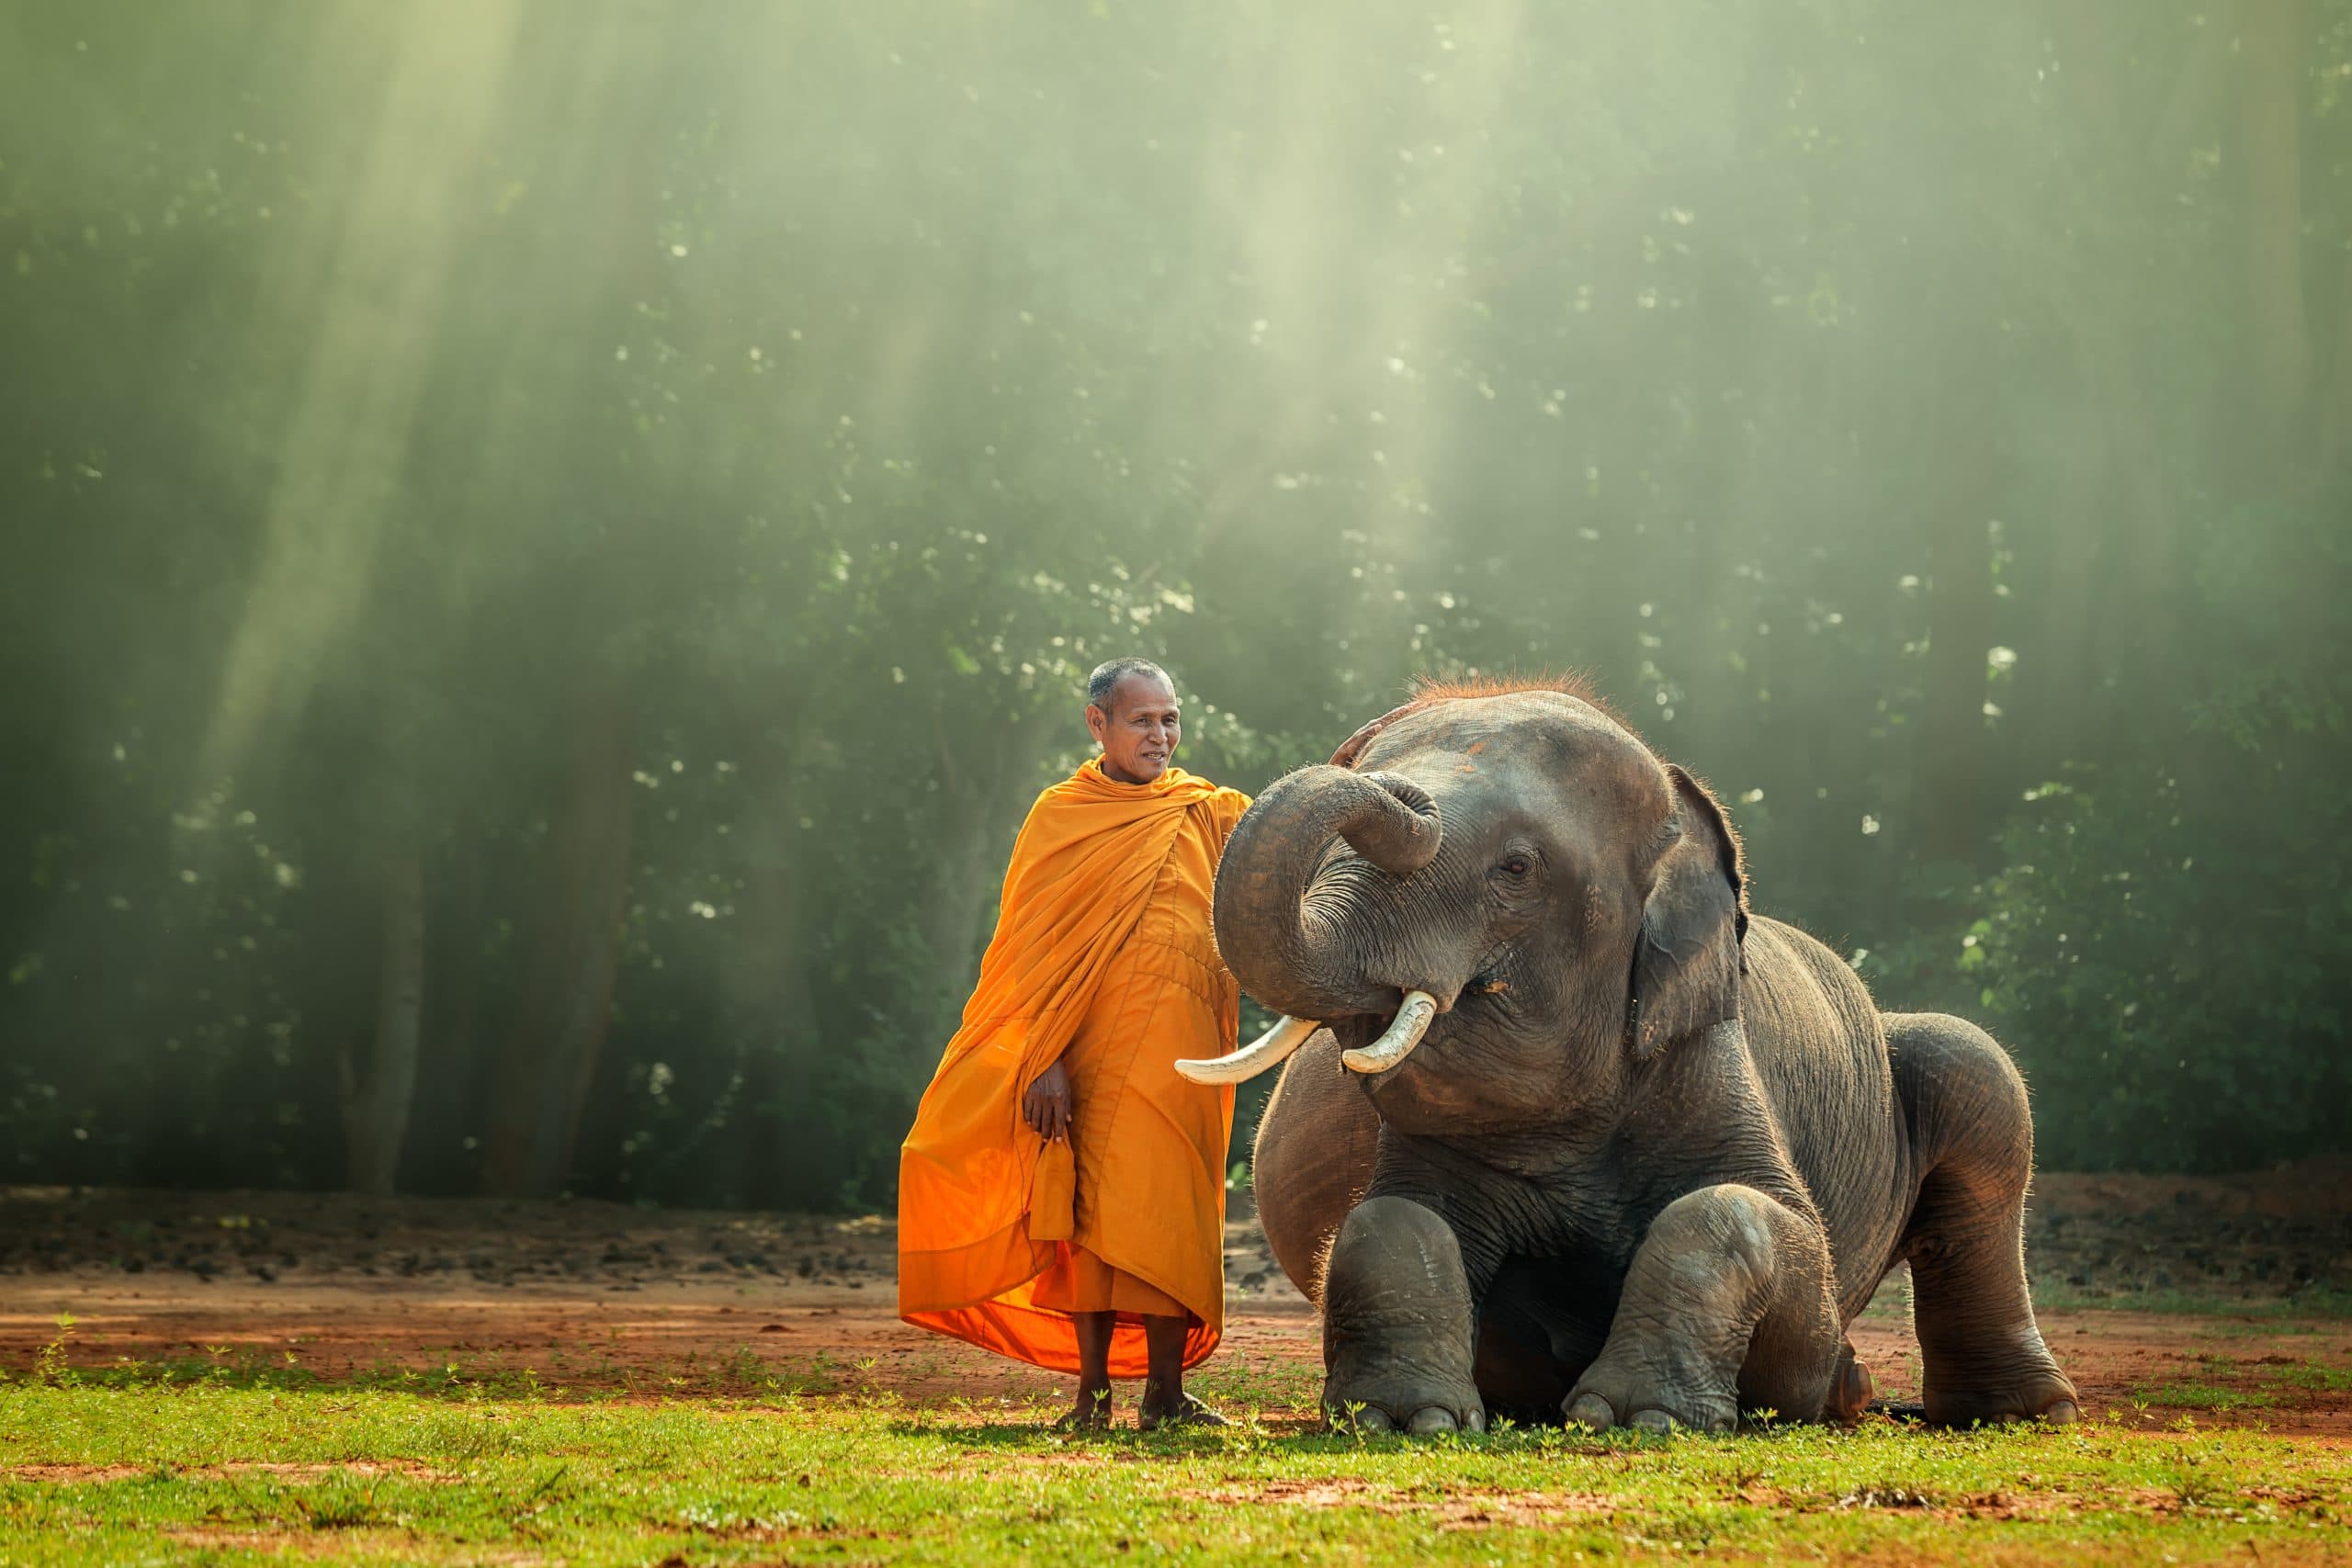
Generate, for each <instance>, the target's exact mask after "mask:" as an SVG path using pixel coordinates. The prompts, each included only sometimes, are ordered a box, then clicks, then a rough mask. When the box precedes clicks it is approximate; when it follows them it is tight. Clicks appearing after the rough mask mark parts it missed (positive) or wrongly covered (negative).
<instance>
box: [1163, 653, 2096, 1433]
mask: <svg viewBox="0 0 2352 1568" xmlns="http://www.w3.org/2000/svg"><path fill="white" fill-rule="evenodd" d="M1214 915H1215V921H1216V939H1217V944H1218V947H1219V949H1220V951H1221V952H1222V953H1223V954H1224V955H1225V958H1226V961H1227V964H1229V965H1230V967H1231V968H1232V969H1233V971H1234V974H1235V976H1236V978H1237V979H1238V981H1239V982H1240V984H1241V986H1242V987H1243V988H1244V989H1245V990H1246V991H1247V992H1248V993H1249V994H1250V996H1252V997H1254V998H1257V999H1258V1000H1259V1001H1261V1003H1263V1004H1264V1005H1265V1006H1266V1007H1268V1008H1269V1009H1271V1010H1274V1011H1276V1012H1278V1013H1281V1014H1283V1015H1284V1016H1283V1021H1282V1022H1281V1023H1279V1024H1277V1025H1276V1027H1275V1028H1274V1029H1273V1030H1272V1032H1269V1033H1268V1034H1267V1035H1266V1037H1265V1038H1264V1039H1262V1040H1261V1041H1259V1042H1258V1043H1255V1044H1253V1045H1249V1046H1244V1047H1242V1048H1240V1049H1239V1050H1238V1051H1236V1052H1234V1053H1233V1054H1231V1055H1227V1056H1223V1057H1217V1058H1214V1059H1210V1060H1204V1061H1196V1062H1188V1063H1182V1064H1179V1068H1180V1070H1181V1071H1183V1072H1185V1073H1186V1075H1187V1076H1188V1077H1195V1078H1196V1079H1199V1080H1201V1081H1205V1082H1234V1081H1238V1080H1239V1079H1241V1078H1244V1077H1250V1076H1254V1075H1255V1074H1257V1073H1259V1072H1261V1071H1264V1070H1266V1069H1268V1068H1270V1067H1272V1066H1274V1065H1275V1064H1276V1063H1281V1064H1282V1066H1283V1074H1282V1077H1281V1079H1280V1081H1279V1083H1278V1085H1277V1087H1276V1089H1275V1091H1274V1095H1273V1098H1272V1100H1270V1101H1269V1102H1268V1104H1267V1108H1266V1111H1265V1114H1264V1117H1263V1119H1262V1120H1261V1123H1260V1126H1259V1131H1258V1136H1257V1144H1256V1165H1255V1181H1254V1185H1255V1189H1256V1194H1257V1203H1258V1213H1259V1215H1260V1218H1261V1223H1262V1224H1263V1226H1264V1228H1265V1233H1266V1236H1267V1239H1268V1241H1269V1243H1270V1244H1271V1247H1272V1252H1273V1254H1274V1257H1275V1260H1276V1261H1277V1263H1278V1264H1279V1265H1280V1266H1281V1267H1282V1269H1283V1271H1284V1272H1285V1273H1286V1274H1288V1275H1289V1276H1290V1278H1291V1280H1293V1281H1294V1282H1295V1284H1297V1286H1298V1287H1299V1288H1300V1290H1301V1291H1302V1292H1305V1293H1306V1296H1307V1297H1308V1298H1309V1299H1310V1300H1311V1301H1312V1302H1313V1303H1315V1304H1316V1305H1317V1306H1318V1307H1319V1308H1320V1309H1321V1314H1322V1323H1323V1357H1324V1368H1325V1382H1324V1387H1323V1405H1324V1409H1325V1411H1326V1413H1327V1416H1328V1417H1329V1419H1331V1420H1332V1421H1334V1422H1336V1423H1352V1424H1354V1425H1356V1426H1357V1427H1360V1428H1362V1429H1370V1430H1392V1429H1395V1430H1403V1431H1408V1432H1416V1433H1426V1432H1433V1431H1447V1430H1456V1429H1464V1430H1482V1429H1484V1427H1485V1424H1486V1422H1487V1418H1488V1416H1489V1414H1490V1413H1493V1414H1500V1415H1510V1416H1513V1417H1514V1418H1517V1419H1548V1420H1552V1421H1561V1420H1563V1419H1565V1421H1566V1423H1568V1424H1570V1425H1574V1426H1580V1427H1588V1428H1591V1429H1596V1430H1606V1429H1609V1428H1611V1427H1633V1428H1636V1429H1639V1430H1645V1431H1650V1432H1666V1431H1670V1430H1672V1429H1674V1428H1676V1427H1687V1428H1692V1429H1696V1430H1700V1431H1717V1432H1720V1431H1727V1430H1731V1429H1733V1428H1734V1427H1736V1425H1737V1423H1738V1421H1739V1420H1740V1418H1741V1416H1742V1414H1743V1413H1748V1414H1751V1415H1753V1414H1756V1413H1759V1412H1767V1411H1769V1412H1775V1413H1777V1415H1778V1416H1780V1417H1781V1418H1784V1419H1790V1420H1800V1419H1803V1420H1820V1419H1826V1420H1852V1419H1854V1418H1856V1417H1857V1416H1859V1415H1860V1413H1861V1412H1862V1411H1863V1409H1864V1408H1865V1406H1866V1405H1867V1404H1868V1403H1869V1401H1870V1400H1871V1395H1872V1392H1873V1390H1872V1385H1871V1378H1870V1376H1869V1374H1868V1372H1867V1371H1866V1370H1865V1369H1864V1368H1863V1367H1862V1366H1861V1364H1860V1362H1859V1361H1858V1360H1857V1359H1855V1355H1854V1351H1853V1347H1852V1344H1851V1341H1850V1340H1849V1338H1848V1337H1847V1335H1848V1330H1849V1325H1851V1324H1852V1322H1853V1320H1854V1318H1855V1317H1856V1316H1857V1315H1858V1314H1860V1312H1861V1310H1862V1308H1863V1307H1864V1306H1865V1305H1866V1304H1867V1303H1869V1301H1870V1299H1871V1295H1872V1293H1873V1292H1874V1291H1875V1290H1876V1289H1877V1287H1878V1285H1879V1284H1880V1282H1881V1281H1882V1280H1883V1278H1884V1277H1885V1275H1886V1274H1887V1272H1888V1271H1889V1270H1890V1269H1892V1268H1893V1267H1894V1265H1895V1264H1896V1263H1897V1262H1899V1261H1907V1262H1908V1263H1909V1264H1910V1266H1911V1269H1912V1274H1913V1280H1914V1291H1915V1314H1916V1321H1917V1332H1918V1338H1919V1347H1920V1352H1921V1359H1922V1362H1923V1383H1924V1392H1923V1403H1924V1405H1925V1415H1926V1417H1927V1419H1928V1421H1929V1422H1931V1423H1936V1424H1939V1425H1959V1426H1964V1425H1967V1424H1969V1423H1972V1422H1976V1421H1988V1422H1989V1421H2001V1420H2016V1419H2034V1418H2040V1419H2043V1420H2047V1421H2049V1422H2051V1423H2053V1424H2062V1423H2065V1422H2069V1421H2073V1420H2075V1419H2076V1418H2077V1417H2078V1416H2079V1397H2078V1395H2077V1394H2076V1393H2075V1387H2074V1384H2073V1383H2071V1382H2069V1381H2068V1380H2067V1378H2066V1376H2065V1375H2064V1373H2063V1372H2062V1371H2060V1370H2059V1367H2058V1364H2057V1362H2056V1360H2055V1359H2053V1358H2052V1355H2051V1353H2050V1350H2049V1348H2048V1347H2047V1345H2045V1344H2044V1342H2043V1340H2042V1337H2041V1330H2040V1328H2039V1326H2038V1325H2036V1323H2035V1321H2034V1315H2033V1308H2032V1304H2031V1303H2030V1299H2029V1298H2028V1295H2027V1289H2026V1276H2025V1262H2024V1239H2023V1210H2024V1201H2025V1195H2026V1190H2027V1186H2028V1183H2029V1181H2030V1177H2031V1173H2032V1166H2033V1125H2032V1119H2031V1114H2030V1110H2029V1107H2028V1103H2027V1097H2026V1089H2025V1083H2024V1080H2023V1079H2022V1077H2020V1076H2019V1075H2018V1070H2017V1068H2016V1066H2014V1065H2013V1064H2012V1063H2011V1061H2010V1059H2009V1057H2008V1055H2007V1054H2006V1053H2005V1052H2004V1051H2003V1050H2002V1048H2001V1047H2000V1045H1999V1044H1997V1043H1996V1042H1995V1041H1994V1040H1993V1039H1992V1038H1991V1037H1990V1036H1989V1035H1987V1034H1986V1033H1985V1032H1984V1031H1983V1030H1981V1029H1979V1028H1977V1027H1976V1026H1975V1025H1973V1024H1972V1023H1969V1022H1966V1021H1963V1020H1961V1019H1958V1018H1954V1017H1949V1016H1944V1015H1939V1014H1934V1013H1899V1012H1881V1011H1880V1010H1878V1008H1877V1007H1876V1006H1875V1005H1874V1003H1873V1002H1872V1000H1871V996H1870V993H1869V992H1868V991H1867V990H1866V989H1865V988H1864V987H1863V984H1862V981H1861V978H1860V976H1858V975H1857V974H1856V973H1855V972H1854V970H1853V969H1852V968H1851V967H1850V966H1849V964H1847V963H1846V962H1845V961H1844V960H1842V959H1841V958H1839V957H1838V954H1836V953H1833V952H1831V951H1830V950H1829V949H1828V948H1827V947H1826V946H1824V945H1823V944H1822V943H1821V942H1817V941H1815V939H1814V938H1812V937H1811V936H1808V935H1806V934H1805V933H1804V932H1803V931H1799V930H1797V929H1796V928H1795V927H1794V926H1792V925H1788V924H1784V923H1782V922H1781V921H1779V920H1775V919H1768V918H1765V917H1762V916H1754V917H1751V915H1750V912H1749V909H1748V888H1747V868H1746V864H1745V862H1744V860H1743V852H1742V849H1741V845H1740V840H1739V838H1738V836H1737V834H1736V832H1735V831H1734V830H1733V829H1732V826H1731V823H1730V821H1729V819H1728V818H1727V817H1726V816H1725V814H1724V809H1723V807H1722V805H1721V804H1720V803H1719V802H1718V801H1717V799H1716V798H1715V796H1714V795H1713V794H1712V793H1710V791H1709V790H1708V789H1707V787H1706V786H1705V785H1704V784H1702V782H1701V781H1700V780H1699V779H1697V778H1695V777H1693V776H1692V775H1691V773H1688V772H1686V771H1685V770H1683V769H1682V768H1679V767H1677V766H1675V765H1673V764H1671V763H1668V762H1666V761H1662V760H1661V759H1660V758H1659V757H1658V756H1657V754H1656V753H1655V752H1654V751H1652V750H1651V749H1650V748H1649V747H1648V746H1647V745H1646V744H1645V742H1644V741H1643V740H1641V739H1639V738H1638V737H1637V736H1636V735H1635V734H1634V731H1633V729H1632V728H1630V727H1629V726H1628V725H1626V724H1625V723H1623V721H1622V720H1620V719H1619V718H1618V717H1617V716H1615V715H1614V714H1613V713H1612V712H1611V711H1610V710H1609V709H1608V708H1607V707H1606V706H1605V705H1603V704H1602V703H1601V702H1600V700H1599V699H1598V698H1597V697H1596V696H1594V695H1593V694H1592V693H1591V692H1590V691H1589V690H1588V689H1586V688H1584V687H1582V686H1581V685H1579V684H1577V683H1574V682H1471V683H1460V684H1452V685H1424V686H1423V687H1422V688H1421V689H1420V690H1419V693H1418V694H1417V695H1416V696H1415V698H1414V700H1413V701H1411V702H1409V703H1408V704H1407V705H1405V706H1403V707H1400V708H1398V709H1397V710H1396V711H1395V712H1392V713H1389V714H1387V715H1385V716H1382V717H1380V718H1378V719H1375V720H1374V721H1373V722H1372V723H1370V724H1367V725H1366V726H1364V727H1363V728H1362V729H1360V730H1359V731H1357V732H1356V734H1355V735H1354V736H1353V737H1351V739H1349V740H1348V741H1347V743H1346V744H1345V745H1343V746H1342V747H1341V748H1340V750H1339V752H1338V754H1337V755H1335V756H1334V757H1333V758H1332V760H1331V762H1330V763H1329V765H1326V766H1311V767H1306V768H1302V769H1300V770H1298V771H1297V772H1295V773H1290V774H1288V775H1287V776H1285V777H1283V778H1282V779H1280V780H1278V781H1277V782H1276V783H1275V784H1272V786H1270V787H1269V788H1268V789H1267V790H1266V792H1265V793H1264V794H1263V795H1261V796H1259V798H1258V800H1257V802H1256V804H1255V805H1254V806H1252V807H1250V810H1249V811H1248V813H1247V814H1245V815H1244V816H1243V818H1241V820H1240V821H1239V823H1238V825H1237V826H1236V828H1235V829H1234V832H1233V835H1232V837H1231V839H1230V840H1228V842H1227V847H1226V851H1225V855H1224V859H1223V862H1222V864H1221V865H1220V868H1219V871H1218V874H1217V878H1216V894H1215V908H1214Z"/></svg>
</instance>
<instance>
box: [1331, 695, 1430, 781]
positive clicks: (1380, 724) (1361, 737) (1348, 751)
mask: <svg viewBox="0 0 2352 1568" xmlns="http://www.w3.org/2000/svg"><path fill="white" fill-rule="evenodd" d="M1421 706H1423V704H1422V703H1421V702H1420V701H1419V699H1416V700H1414V701H1412V702H1409V703H1407V704H1406V705H1404V706H1403V707H1400V708H1390V709H1389V710H1388V711H1387V712H1386V713H1385V714H1382V715H1381V716H1379V717H1378V718H1375V719H1374V720H1373V721H1372V722H1371V723H1370V724H1367V725H1365V726H1364V727H1363V728H1362V729H1359V730H1357V731H1356V732H1355V733H1354V734H1353V735H1351V736H1349V737H1348V738H1347V739H1346V740H1344V741H1342V742H1340V749H1339V750H1336V751H1334V752H1332V753H1331V765H1332V766H1333V767H1335V768H1352V767H1354V766H1355V765H1356V759H1357V758H1358V757H1360V756H1362V755H1363V749H1364V748H1365V747H1367V746H1369V745H1371V744H1372V740H1373V737H1374V736H1375V735H1378V734H1379V733H1380V732H1381V731H1382V730H1384V729H1385V728H1388V727H1389V726H1390V725H1392V724H1394V723H1396V722H1397V720H1398V719H1400V718H1402V717H1404V716H1406V715H1407V714H1408V713H1411V712H1412V711H1413V710H1414V709H1416V708H1419V707H1421Z"/></svg>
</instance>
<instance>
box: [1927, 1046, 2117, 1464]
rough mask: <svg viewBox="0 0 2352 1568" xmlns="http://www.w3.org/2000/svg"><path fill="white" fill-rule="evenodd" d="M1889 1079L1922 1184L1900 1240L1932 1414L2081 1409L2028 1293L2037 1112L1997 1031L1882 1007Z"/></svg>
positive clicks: (1957, 1421)
mask: <svg viewBox="0 0 2352 1568" xmlns="http://www.w3.org/2000/svg"><path fill="white" fill-rule="evenodd" d="M1886 1037H1887V1049H1888V1054H1889V1055H1890V1056H1891V1057H1892V1058H1893V1061H1894V1086H1895V1092H1896V1094H1897V1095H1898V1096H1899V1097H1900V1098H1901V1100H1902V1101H1903V1104H1904V1108H1905V1112H1906V1114H1907V1115H1908V1117H1909V1119H1910V1132H1911V1148H1912V1157H1913V1159H1914V1160H1916V1161H1917V1165H1916V1167H1915V1168H1916V1169H1917V1171H1918V1172H1919V1195H1918V1199H1917V1202H1916V1203H1914V1205H1913V1207H1912V1211H1911V1218H1910V1222H1909V1224H1907V1225H1906V1226H1905V1230H1904V1233H1903V1239H1902V1241H1901V1243H1900V1253H1901V1255H1902V1256H1903V1257H1904V1258H1907V1259H1908V1260H1909V1262H1910V1264H1911V1277H1912V1285H1913V1300H1914V1308H1913V1310H1914V1314H1915V1316H1916V1317H1917V1323H1918V1330H1919V1352H1920V1359H1921V1360H1922V1362H1923V1363H1924V1371H1925V1382H1926V1389H1925V1392H1924V1403H1925V1404H1926V1405H1927V1411H1928V1420H1930V1421H1933V1422H1936V1423H1938V1424H1939V1425H1945V1426H1956V1427H1964V1426H1966V1425H1968V1424H1969V1423H1970V1422H1972V1421H2007V1420H2018V1419H2030V1418H2032V1417H2035V1416H2041V1417H2042V1418H2044V1419H2047V1420H2050V1421H2053V1422H2068V1421H2073V1420H2075V1418H2076V1417H2077V1416H2079V1414H2080V1408H2079V1403H2078V1401H2079V1396H2078V1395H2077V1394H2076V1393H2075V1385H2074V1384H2073V1383H2071V1382H2068V1381H2067V1380H2066V1375H2065V1373H2064V1372H2062V1371H2059V1370H2058V1363H2057V1361H2056V1360H2055V1359H2052V1356H2051V1354H2050V1348H2049V1347H2048V1346H2047V1345H2045V1344H2043V1343H2042V1339H2041V1329H2040V1328H2039V1327H2037V1326H2036V1325H2035V1324H2034V1321H2033V1304H2032V1303H2031V1301H2030V1299H2029V1298H2028V1296H2027V1293H2026V1280H2025V1194H2026V1187H2027V1185H2028V1183H2029V1182H2030V1180H2031V1179H2032V1176H2033V1118H2032V1113H2031V1111H2030V1109H2029V1108H2028V1106H2027V1103H2026V1092H2025V1080H2024V1079H2023V1078H2021V1077H2018V1070H2017V1067H2016V1066H2015V1064H2013V1063H2012V1062H2010V1060H2009V1057H2008V1054H2007V1052H2005V1051H2003V1050H2002V1049H2001V1047H2000V1046H1999V1045H1998V1044H1997V1043H1995V1041H1994V1040H1993V1037H1992V1036H1991V1035H1989V1034H1987V1033H1985V1032H1984V1031H1983V1030H1981V1029H1979V1028H1977V1027H1976V1026H1975V1025H1974V1024H1973V1023H1970V1022H1967V1021H1965V1020H1962V1019H1957V1018H1951V1017H1947V1016H1945V1015H1943V1014H1941V1013H1889V1014H1888V1015H1887V1016H1886Z"/></svg>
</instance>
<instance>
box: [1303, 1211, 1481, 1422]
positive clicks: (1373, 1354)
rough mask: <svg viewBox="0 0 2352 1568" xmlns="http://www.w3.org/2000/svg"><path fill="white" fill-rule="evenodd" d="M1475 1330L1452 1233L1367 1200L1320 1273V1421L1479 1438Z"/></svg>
mask: <svg viewBox="0 0 2352 1568" xmlns="http://www.w3.org/2000/svg"><path fill="white" fill-rule="evenodd" d="M1476 1323H1477V1310H1476V1303H1474V1302H1473V1301H1472V1299H1471V1291H1470V1280H1469V1276H1468V1274H1467V1272H1466V1271H1465V1270H1464V1268H1463V1265H1462V1247H1461V1244H1460V1243H1459V1242H1458V1241H1457V1240H1456V1239H1455V1238H1454V1235H1453V1230H1452V1228H1451V1227H1449V1226H1448V1225H1447V1224H1446V1223H1445V1222H1444V1221H1443V1220H1442V1219H1440V1218H1439V1217H1438V1216H1437V1215H1436V1214H1435V1213H1432V1212H1430V1210H1429V1209H1427V1208H1425V1207H1423V1206H1422V1205H1420V1204H1419V1203H1416V1202H1412V1201H1409V1200H1408V1199H1404V1198H1367V1199H1365V1200H1364V1201H1363V1202H1361V1203H1359V1204H1357V1205H1356V1206H1355V1208H1354V1209H1353V1210H1352V1211H1351V1212H1350V1213H1349V1214H1348V1217H1347V1220H1346V1221H1345V1223H1343V1224H1341V1225H1340V1234H1339V1235H1338V1236H1337V1237H1335V1238H1334V1239H1333V1241H1332V1243H1331V1260H1330V1263H1329V1267H1328V1268H1327V1269H1326V1271H1325V1274H1324V1280H1323V1371H1324V1380H1323V1408H1324V1411H1325V1413H1326V1414H1327V1415H1328V1416H1329V1417H1330V1419H1331V1421H1332V1422H1333V1423H1334V1424H1335V1425H1340V1426H1345V1425H1349V1424H1351V1423H1352V1424H1354V1425H1356V1426H1358V1427H1362V1428H1363V1429H1364V1430H1366V1431H1375V1432H1385V1431H1389V1430H1392V1429H1397V1428H1402V1429H1403V1430H1406V1431H1411V1432H1450V1431H1453V1430H1455V1429H1457V1428H1461V1429H1466V1430H1469V1431H1474V1432H1475V1431H1482V1430H1484V1429H1485V1427H1486V1425H1487V1412H1486V1407H1485V1405H1484V1404H1481V1403H1480V1401H1479V1398H1478V1389H1477V1385H1476V1383H1475V1382H1472V1381H1471V1362H1472V1360H1473V1359H1474V1356H1475V1353H1476V1348H1477V1334H1476Z"/></svg>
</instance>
